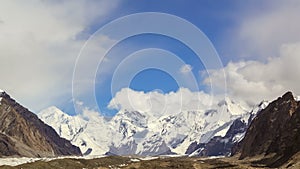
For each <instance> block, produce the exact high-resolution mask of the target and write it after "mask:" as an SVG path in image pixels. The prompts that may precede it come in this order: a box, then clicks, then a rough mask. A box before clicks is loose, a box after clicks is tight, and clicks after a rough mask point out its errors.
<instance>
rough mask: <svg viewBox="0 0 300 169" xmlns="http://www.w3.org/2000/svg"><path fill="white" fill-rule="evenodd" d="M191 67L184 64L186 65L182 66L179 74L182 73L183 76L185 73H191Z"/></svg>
mask: <svg viewBox="0 0 300 169" xmlns="http://www.w3.org/2000/svg"><path fill="white" fill-rule="evenodd" d="M192 69H193V67H192V66H191V65H189V64H186V65H182V66H181V67H180V72H181V73H183V74H186V73H190V72H191V71H192Z"/></svg>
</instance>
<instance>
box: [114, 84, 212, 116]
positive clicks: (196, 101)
mask: <svg viewBox="0 0 300 169" xmlns="http://www.w3.org/2000/svg"><path fill="white" fill-rule="evenodd" d="M214 99H215V100H214ZM216 100H217V99H216V98H213V97H212V96H211V95H208V94H206V93H204V92H201V91H200V92H192V91H190V90H189V89H187V88H179V90H178V91H176V92H170V93H166V94H163V93H159V92H157V91H152V92H147V93H145V92H142V91H134V90H132V89H129V88H123V89H122V90H121V91H119V92H118V93H117V94H116V96H115V97H114V98H113V99H112V100H111V101H110V103H109V105H108V107H109V108H110V109H117V110H125V109H126V110H136V111H140V112H148V113H153V115H154V116H157V117H160V116H161V115H164V114H175V113H179V112H180V111H185V110H204V109H205V110H206V109H207V108H209V107H211V106H212V105H213V104H215V103H216V102H217V101H216Z"/></svg>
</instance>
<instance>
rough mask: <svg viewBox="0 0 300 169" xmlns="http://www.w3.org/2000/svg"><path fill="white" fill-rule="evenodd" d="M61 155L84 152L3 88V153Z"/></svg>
mask: <svg viewBox="0 0 300 169" xmlns="http://www.w3.org/2000/svg"><path fill="white" fill-rule="evenodd" d="M62 155H81V152H80V150H79V148H77V147H76V146H73V145H72V144H71V143H70V142H69V141H67V140H66V139H63V138H60V137H59V135H58V134H57V133H56V132H55V130H54V129H53V128H51V127H50V126H48V125H46V124H45V123H43V122H42V121H41V120H40V119H39V118H38V117H37V116H36V115H35V114H34V113H32V112H30V111H29V110H28V109H26V108H24V107H23V106H21V105H20V104H19V103H17V102H16V101H15V100H13V99H12V98H11V97H10V96H9V95H8V94H6V93H5V92H0V157H5V156H26V157H51V156H62Z"/></svg>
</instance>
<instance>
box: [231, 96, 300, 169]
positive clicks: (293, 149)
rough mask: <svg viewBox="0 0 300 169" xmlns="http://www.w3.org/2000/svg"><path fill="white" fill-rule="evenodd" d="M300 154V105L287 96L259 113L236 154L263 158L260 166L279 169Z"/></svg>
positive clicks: (243, 156) (292, 97) (242, 157)
mask: <svg viewBox="0 0 300 169" xmlns="http://www.w3.org/2000/svg"><path fill="white" fill-rule="evenodd" d="M299 151H300V102H297V101H296V100H295V99H294V96H293V94H292V93H291V92H287V93H286V94H284V95H283V96H282V97H279V98H278V99H277V100H275V101H273V102H272V103H270V104H269V105H268V106H267V107H266V108H265V109H264V110H262V111H261V112H260V113H258V115H257V116H256V117H255V118H254V120H253V121H252V123H251V124H250V127H249V128H248V130H247V132H246V135H245V137H244V139H243V140H242V141H241V142H240V143H239V145H238V147H237V148H236V149H235V151H234V154H238V153H240V159H244V158H246V157H250V158H251V157H260V158H259V159H260V160H259V161H257V162H256V163H257V164H259V165H266V166H269V167H279V166H281V165H282V164H284V163H286V162H287V161H288V160H289V159H290V158H291V157H292V156H293V155H295V154H296V153H297V152H299Z"/></svg>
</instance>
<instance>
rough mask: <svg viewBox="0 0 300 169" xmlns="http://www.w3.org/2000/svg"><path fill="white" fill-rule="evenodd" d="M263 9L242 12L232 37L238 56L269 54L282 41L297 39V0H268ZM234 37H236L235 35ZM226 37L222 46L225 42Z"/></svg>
mask: <svg viewBox="0 0 300 169" xmlns="http://www.w3.org/2000/svg"><path fill="white" fill-rule="evenodd" d="M264 8H265V9H264V10H261V11H258V12H253V10H251V11H250V12H251V13H250V14H248V15H245V14H242V15H241V16H242V17H241V18H240V21H239V22H240V24H239V26H238V27H237V29H236V30H235V31H236V33H237V36H232V34H231V37H227V38H228V39H233V43H234V44H233V45H232V46H234V48H235V50H236V49H237V50H238V51H239V55H240V56H244V57H245V56H260V57H265V58H267V57H270V56H272V57H273V56H276V55H278V53H277V52H278V49H279V48H280V47H281V46H282V45H284V44H286V43H297V42H298V41H299V40H300V34H299V30H300V22H299V21H298V20H299V16H300V1H294V0H287V1H276V0H275V1H270V2H269V3H267V5H265V7H264ZM236 37H237V38H236ZM228 39H226V41H227V42H226V46H228Z"/></svg>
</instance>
